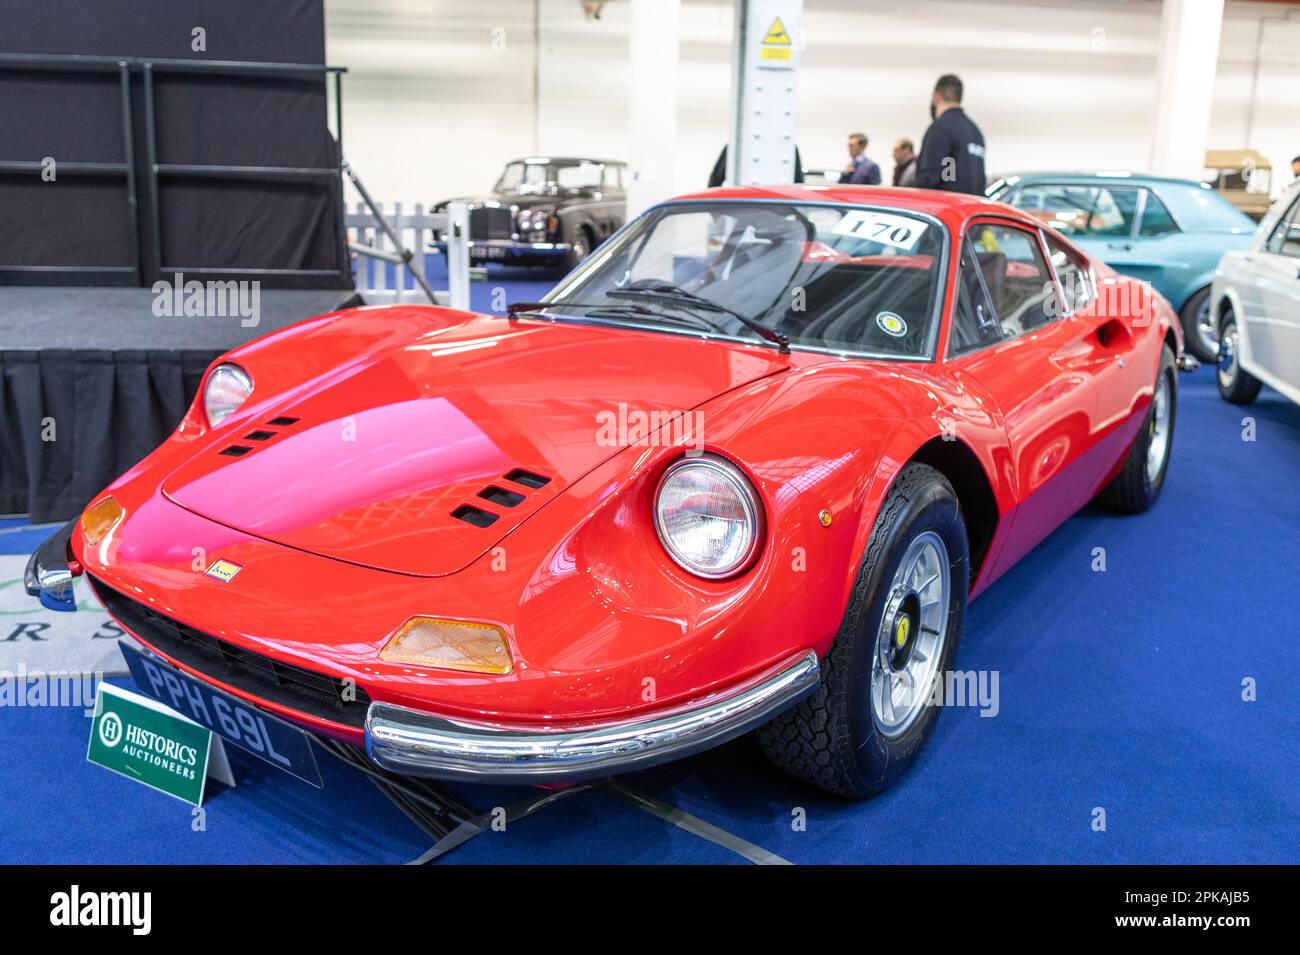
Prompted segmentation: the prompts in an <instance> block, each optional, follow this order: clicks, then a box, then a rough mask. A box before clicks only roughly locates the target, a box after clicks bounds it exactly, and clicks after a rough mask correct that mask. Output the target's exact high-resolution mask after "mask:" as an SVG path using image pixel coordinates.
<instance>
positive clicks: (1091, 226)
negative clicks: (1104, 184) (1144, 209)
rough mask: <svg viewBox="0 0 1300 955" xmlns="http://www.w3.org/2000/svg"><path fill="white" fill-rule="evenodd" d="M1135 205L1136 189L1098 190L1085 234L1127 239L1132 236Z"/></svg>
mask: <svg viewBox="0 0 1300 955" xmlns="http://www.w3.org/2000/svg"><path fill="white" fill-rule="evenodd" d="M1137 203H1138V191H1137V190H1136V189H1116V188H1113V187H1111V188H1105V189H1098V190H1097V202H1096V204H1095V205H1094V206H1093V207H1092V211H1091V212H1090V213H1089V218H1088V228H1087V231H1086V232H1085V234H1086V235H1089V236H1098V237H1100V238H1116V237H1118V238H1128V237H1129V236H1130V235H1132V234H1133V220H1134V219H1135V218H1137Z"/></svg>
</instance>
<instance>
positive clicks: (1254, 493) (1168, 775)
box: [0, 279, 1300, 863]
mask: <svg viewBox="0 0 1300 955" xmlns="http://www.w3.org/2000/svg"><path fill="white" fill-rule="evenodd" d="M490 282H491V279H490V280H489V285H488V286H486V288H489V289H490V288H491V284H490ZM541 284H544V283H541ZM483 288H485V286H476V291H477V290H481V289H483ZM544 290H545V289H544V288H543V289H541V291H544ZM488 294H490V293H488ZM532 294H534V292H533V291H532V290H528V291H526V292H524V293H520V294H515V295H513V296H512V298H515V299H517V298H520V297H526V296H531V295H532ZM484 304H486V303H484ZM1179 385H1180V396H1179V398H1180V400H1179V414H1178V421H1177V432H1176V438H1175V442H1174V457H1173V461H1172V464H1171V468H1170V472H1169V477H1168V483H1167V485H1166V487H1165V491H1164V495H1163V497H1162V498H1161V500H1160V502H1159V503H1158V504H1157V506H1156V507H1155V508H1154V509H1153V510H1152V511H1151V512H1150V513H1148V514H1145V515H1142V516H1139V517H1117V516H1114V515H1110V514H1105V513H1102V512H1100V511H1095V510H1092V509H1087V510H1085V511H1083V512H1081V513H1080V514H1078V515H1077V516H1075V517H1074V518H1072V519H1071V520H1070V521H1069V522H1068V523H1067V524H1066V525H1065V526H1064V527H1062V528H1061V529H1060V530H1059V531H1057V532H1056V533H1055V534H1054V535H1053V536H1052V537H1051V538H1049V539H1048V540H1047V541H1046V542H1045V543H1044V544H1042V545H1041V546H1040V547H1039V548H1038V549H1037V550H1035V551H1034V552H1033V553H1032V554H1031V555H1030V556H1029V557H1028V558H1027V559H1026V560H1025V561H1023V562H1022V563H1021V564H1020V565H1019V566H1018V567H1017V568H1015V569H1014V570H1013V571H1012V572H1011V573H1010V574H1009V575H1008V576H1006V577H1005V578H1004V579H1003V580H1001V581H1000V582H999V583H998V584H997V585H995V586H994V587H993V588H992V589H991V590H990V591H989V592H988V593H987V594H986V595H985V596H984V597H982V598H981V599H980V600H978V601H977V602H976V603H975V604H974V605H973V606H972V607H971V610H970V614H969V616H968V618H967V623H966V628H965V633H964V636H963V640H962V648H961V653H960V656H959V661H958V665H959V667H960V668H962V669H966V670H986V671H996V672H997V673H998V674H999V679H1000V691H1001V692H1000V701H999V702H1000V712H999V713H998V715H997V716H996V717H993V718H985V717H981V716H980V715H979V711H978V710H976V709H973V708H966V709H962V708H952V709H949V710H947V711H945V713H944V714H943V717H942V719H941V720H940V721H939V725H938V729H937V732H936V735H935V737H934V739H933V741H932V742H931V744H930V746H929V748H928V749H927V750H926V752H925V753H924V754H923V756H922V758H921V760H920V761H919V763H918V764H917V765H916V766H915V768H914V769H913V771H912V773H911V774H910V775H909V776H908V777H907V778H906V779H905V780H903V782H902V783H900V784H899V785H898V786H896V787H895V788H894V789H892V790H890V791H889V792H888V793H886V794H884V795H882V796H880V797H877V798H876V799H873V800H870V801H868V802H864V803H849V802H845V801H842V800H838V799H833V798H829V797H826V796H823V795H820V794H818V793H816V792H814V791H812V790H810V789H807V788H804V787H802V786H800V785H797V784H795V783H793V782H791V781H789V780H787V779H785V778H784V777H781V776H779V775H778V774H776V773H775V772H774V771H772V770H770V769H769V768H768V767H767V765H766V764H765V763H764V761H763V759H762V756H761V754H759V752H758V751H757V747H756V746H755V744H754V742H753V740H752V738H745V739H741V740H738V741H736V742H734V743H731V744H729V745H727V746H725V747H723V748H721V749H719V750H716V751H714V752H711V753H707V754H704V755H702V756H699V757H696V758H693V759H691V760H687V761H685V762H682V763H678V764H675V765H672V766H667V767H661V768H659V769H655V770H651V771H649V772H645V773H641V774H637V775H635V776H632V777H629V778H628V779H627V780H626V782H627V783H628V784H629V785H631V786H633V787H634V788H636V789H639V790H641V791H642V792H646V793H649V794H652V795H654V796H656V797H657V798H659V799H660V800H663V801H665V802H668V803H671V804H672V805H675V806H677V807H678V808H680V809H682V810H685V811H686V812H688V813H691V814H693V815H695V816H697V817H699V818H701V819H703V820H705V821H707V822H710V823H712V824H714V825H716V826H718V827H721V828H722V829H725V830H728V831H729V832H732V833H735V834H736V835H738V836H740V837H743V838H744V839H746V840H748V841H749V842H751V843H755V844H757V845H759V846H762V847H764V848H766V849H769V850H771V851H773V852H775V853H777V854H778V855H780V856H782V857H784V858H786V859H788V860H790V861H792V862H796V863H818V862H859V863H874V862H986V863H1004V862H1078V863H1121V862H1126V863H1148V862H1150V863H1174V862H1181V863H1260V862H1274V863H1295V862H1298V861H1300V747H1298V745H1297V741H1300V688H1298V687H1297V674H1300V641H1297V636H1298V635H1300V633H1298V631H1300V624H1298V623H1297V621H1298V620H1300V588H1298V587H1297V586H1296V580H1297V577H1298V575H1297V571H1298V570H1300V558H1298V557H1297V551H1296V545H1297V543H1298V542H1300V503H1298V501H1297V498H1296V494H1295V491H1296V479H1297V477H1298V476H1300V407H1297V406H1295V405H1292V404H1290V403H1289V402H1287V401H1285V400H1284V399H1283V398H1281V397H1280V396H1278V395H1277V394H1275V393H1273V392H1271V391H1269V390H1268V389H1265V390H1264V392H1263V393H1262V394H1261V396H1260V400H1259V401H1258V403H1257V404H1255V405H1254V406H1253V407H1251V408H1247V409H1241V408H1237V407H1234V406H1231V405H1228V404H1225V403H1224V402H1222V401H1221V400H1220V399H1219V397H1218V394H1217V392H1216V391H1215V388H1214V382H1213V378H1212V376H1211V373H1210V371H1209V370H1208V369H1203V370H1201V371H1200V372H1197V373H1195V374H1191V375H1187V374H1184V375H1180V376H1179ZM1247 415H1249V416H1251V417H1253V418H1254V420H1255V423H1256V429H1257V437H1256V440H1255V441H1253V442H1245V441H1243V440H1242V437H1241V433H1242V418H1243V417H1245V416H1247ZM21 526H22V525H21V524H20V523H18V522H14V521H0V553H19V552H23V551H24V550H30V548H31V547H32V546H34V544H35V543H36V542H37V541H39V540H40V539H41V538H42V537H43V536H44V534H46V533H48V532H49V529H33V530H21V529H19V528H20V527H21ZM1097 547H1103V548H1105V551H1106V563H1107V569H1106V571H1105V572H1104V573H1096V572H1094V571H1093V570H1092V561H1093V549H1094V548H1097ZM1247 679H1251V680H1254V681H1255V683H1256V686H1257V700H1256V701H1255V702H1245V701H1243V700H1242V692H1243V691H1242V684H1243V680H1247ZM115 682H122V683H124V684H125V685H129V682H128V681H115ZM87 732H88V721H87V720H85V718H84V717H83V716H81V714H80V712H79V711H70V710H58V709H44V710H23V709H8V710H0V779H2V780H4V784H5V785H4V789H5V794H6V795H5V798H4V800H3V803H0V840H2V842H0V844H3V845H5V846H6V848H7V849H8V852H7V853H6V855H7V859H8V860H9V861H15V862H18V861H26V862H56V861H64V862H110V861H124V862H145V861H150V862H167V861H187V862H343V861H351V862H400V861H405V860H407V859H411V858H415V857H416V856H418V855H419V854H420V853H421V852H423V851H424V850H425V849H426V848H428V845H429V841H430V840H429V839H428V838H427V837H425V836H424V835H423V834H422V833H421V832H420V831H419V830H418V829H417V828H416V827H415V826H414V825H413V824H412V823H410V822H409V821H408V820H407V819H406V817H405V816H403V815H402V814H401V813H400V812H399V811H398V810H397V809H396V808H394V807H393V806H392V805H391V804H390V803H389V802H388V801H387V800H386V799H385V798H384V797H383V796H381V795H380V794H379V793H378V792H377V791H376V790H375V789H374V787H373V786H372V785H371V784H370V783H369V782H368V781H367V780H365V779H364V778H363V777H362V776H361V775H360V774H358V773H356V772H355V771H353V770H351V769H348V768H345V767H343V766H341V765H339V764H336V763H333V762H332V761H331V760H330V759H329V758H328V757H322V759H321V763H322V768H323V770H324V771H325V777H326V788H325V790H324V791H322V792H317V791H316V790H314V789H311V788H310V787H308V786H306V785H305V784H302V783H299V782H297V781H296V780H293V779H291V778H289V777H284V776H280V775H279V774H277V773H276V772H274V771H271V770H269V769H264V768H263V767H262V764H260V763H258V762H257V761H255V760H252V759H250V758H245V757H241V756H238V755H235V756H234V757H233V759H234V760H235V762H236V766H235V771H236V774H237V776H238V778H239V780H240V784H239V786H237V787H236V788H234V789H218V790H217V791H216V792H215V794H214V795H213V796H212V798H211V799H210V801H209V803H208V805H207V807H206V808H207V830H206V832H203V833H196V832H193V831H192V829H191V817H190V810H189V807H187V806H185V805H183V804H181V803H179V802H176V801H174V800H171V799H169V798H167V797H165V796H162V795H160V794H158V793H154V792H152V791H150V790H147V789H144V788H143V787H141V786H139V785H136V784H133V783H131V782H129V781H128V780H125V779H122V778H120V777H117V776H114V775H111V774H109V773H108V772H106V771H104V770H101V769H99V768H97V767H94V766H91V765H90V764H87V763H86V762H85V757H84V753H85V745H86V735H87ZM457 792H458V794H459V795H460V796H461V798H462V799H464V800H465V801H466V802H469V803H471V804H472V805H474V806H476V807H479V808H482V809H488V808H490V807H492V806H504V805H510V804H511V803H513V802H516V801H518V800H520V799H523V798H526V797H527V796H528V795H529V791H528V790H525V789H492V790H487V789H475V788H473V787H458V789H457ZM1099 810H1100V811H1104V814H1105V829H1104V831H1097V830H1096V829H1095V828H1094V820H1095V819H1097V818H1099V815H1098V811H1099ZM445 861H446V862H448V863H508V862H568V863H580V862H642V863H645V862H686V863H728V862H738V861H741V859H740V857H739V856H737V855H735V854H734V853H732V852H730V851H729V850H727V849H723V848H720V847H718V846H716V845H714V844H712V843H710V842H707V841H704V840H702V839H700V838H698V837H697V836H695V835H692V834H690V833H688V832H685V831H683V830H682V829H680V828H677V827H675V826H672V825H670V824H669V823H666V822H664V821H662V820H660V819H659V818H657V817H655V816H651V815H649V814H647V813H645V812H643V811H642V810H640V809H638V808H635V807H633V806H632V805H630V804H629V803H627V802H625V801H623V800H621V799H618V798H615V797H614V796H612V795H610V794H608V793H606V792H602V791H598V790H589V791H585V792H581V793H578V794H576V795H572V796H570V797H568V798H566V799H563V800H560V801H558V802H556V803H554V804H553V805H551V806H548V807H547V808H545V809H543V810H541V811H540V812H538V813H537V814H536V815H534V816H530V817H528V818H526V819H523V820H520V821H518V822H515V823H513V824H511V825H510V826H509V827H508V829H507V831H505V832H500V833H495V832H488V833H485V834H483V835H481V836H479V837H478V838H476V839H473V840H471V841H470V842H468V843H466V844H465V845H463V846H461V847H460V848H458V849H456V850H455V851H453V852H452V853H451V854H450V855H448V856H447V857H445Z"/></svg>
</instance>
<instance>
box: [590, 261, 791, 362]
mask: <svg viewBox="0 0 1300 955" xmlns="http://www.w3.org/2000/svg"><path fill="white" fill-rule="evenodd" d="M605 294H606V295H607V296H609V297H610V298H632V297H645V298H657V299H659V300H660V301H663V302H671V303H673V304H677V305H695V306H697V307H699V308H704V309H708V310H709V311H711V312H720V313H722V314H724V315H730V316H731V317H732V318H734V319H735V320H736V321H738V322H740V323H741V324H742V325H744V326H745V327H746V328H748V329H750V330H752V331H754V332H756V333H758V334H759V335H761V336H762V337H763V338H766V339H767V340H768V341H770V342H775V343H776V344H777V345H778V346H779V347H780V352H779V353H780V354H782V355H788V354H790V339H789V337H788V336H786V335H783V334H781V333H780V332H778V331H777V330H776V329H774V328H768V327H767V326H766V325H764V324H763V323H762V322H760V321H758V320H757V319H754V318H750V317H749V316H748V315H742V314H741V313H740V312H737V311H735V310H734V309H730V308H727V306H725V305H722V304H720V303H718V302H715V301H713V299H711V298H705V297H704V296H703V295H697V294H696V293H694V292H691V291H688V290H686V289H684V288H682V287H681V286H680V285H673V284H672V283H671V282H658V281H654V280H646V279H641V280H639V281H636V282H632V283H630V284H629V285H628V286H627V287H626V288H621V289H612V290H610V291H608V292H606V293H605Z"/></svg>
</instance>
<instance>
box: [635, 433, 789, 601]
mask: <svg viewBox="0 0 1300 955" xmlns="http://www.w3.org/2000/svg"><path fill="white" fill-rule="evenodd" d="M655 530H656V531H658V533H659V540H660V541H662V542H663V545H664V548H665V549H666V550H667V551H668V555H669V556H670V557H672V559H673V560H674V561H676V562H677V563H678V564H679V565H680V566H681V567H682V568H683V569H685V570H688V571H690V572H691V573H692V574H695V575H696V576H698V577H706V578H709V579H711V580H712V579H718V578H721V577H730V576H731V575H732V574H735V573H738V572H739V571H741V570H743V569H744V568H745V567H747V566H749V564H750V562H751V561H752V560H753V559H754V555H755V554H756V553H757V552H758V545H759V542H760V541H761V540H762V533H763V507H762V504H761V503H760V501H759V498H758V492H757V491H755V490H754V486H753V485H752V484H750V483H749V479H748V478H746V477H745V475H744V474H743V473H742V472H741V470H740V468H738V467H736V466H735V465H734V464H732V463H731V462H730V461H728V460H726V459H725V458H722V457H719V456H718V455H715V454H707V455H702V456H700V457H691V458H682V459H681V460H680V461H677V462H676V463H674V464H672V465H671V466H669V468H668V470H667V471H665V472H664V476H663V478H662V479H661V480H660V481H659V489H658V491H657V492H656V494H655Z"/></svg>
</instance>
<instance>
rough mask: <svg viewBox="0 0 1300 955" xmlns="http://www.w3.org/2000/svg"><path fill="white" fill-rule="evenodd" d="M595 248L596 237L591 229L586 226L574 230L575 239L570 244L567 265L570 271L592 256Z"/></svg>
mask: <svg viewBox="0 0 1300 955" xmlns="http://www.w3.org/2000/svg"><path fill="white" fill-rule="evenodd" d="M595 247H596V237H595V235H594V234H593V233H592V231H591V229H590V228H589V227H587V226H585V225H584V226H581V227H579V228H578V229H576V230H574V233H573V239H572V240H571V241H570V242H569V257H568V260H567V262H566V264H567V265H568V266H569V268H570V269H576V268H577V267H578V264H579V263H580V262H582V260H583V259H585V258H586V257H587V256H589V255H591V250H592V249H594V248H595Z"/></svg>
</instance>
